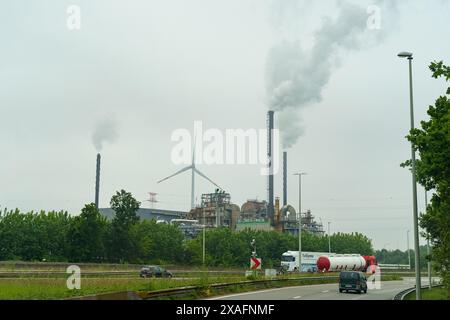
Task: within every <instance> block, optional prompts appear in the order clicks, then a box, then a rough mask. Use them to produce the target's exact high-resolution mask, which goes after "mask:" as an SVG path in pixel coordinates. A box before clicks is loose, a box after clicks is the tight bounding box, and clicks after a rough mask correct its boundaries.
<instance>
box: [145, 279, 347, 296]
mask: <svg viewBox="0 0 450 320" xmlns="http://www.w3.org/2000/svg"><path fill="white" fill-rule="evenodd" d="M338 279H339V277H338V276H325V277H303V278H284V279H271V280H255V281H241V282H234V283H221V284H211V285H205V286H190V287H183V288H173V289H164V290H158V291H149V292H139V296H140V298H141V299H143V300H151V299H156V298H164V297H179V296H186V295H189V294H193V293H195V292H198V291H202V290H205V289H225V288H229V287H233V286H257V285H267V284H274V283H282V282H299V283H301V282H307V281H313V282H315V281H322V280H338Z"/></svg>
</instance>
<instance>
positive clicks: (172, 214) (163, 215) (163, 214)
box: [99, 208, 187, 223]
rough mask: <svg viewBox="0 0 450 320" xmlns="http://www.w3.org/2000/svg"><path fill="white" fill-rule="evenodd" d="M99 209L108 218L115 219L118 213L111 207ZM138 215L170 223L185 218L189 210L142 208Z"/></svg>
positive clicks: (142, 217)
mask: <svg viewBox="0 0 450 320" xmlns="http://www.w3.org/2000/svg"><path fill="white" fill-rule="evenodd" d="M99 211H100V214H101V215H102V216H104V217H106V219H108V220H112V219H114V216H115V215H116V213H115V212H114V210H113V209H111V208H103V209H99ZM137 215H138V217H139V218H141V220H155V221H166V222H167V223H170V221H171V220H173V219H185V218H186V215H187V212H183V211H173V210H161V209H147V208H140V209H139V210H138V212H137Z"/></svg>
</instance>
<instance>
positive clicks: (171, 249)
mask: <svg viewBox="0 0 450 320" xmlns="http://www.w3.org/2000/svg"><path fill="white" fill-rule="evenodd" d="M110 204H111V208H112V209H113V210H114V211H115V213H116V215H115V217H114V219H112V220H111V221H108V220H106V219H105V218H104V217H103V216H102V215H101V214H100V212H99V211H98V209H97V208H96V207H95V205H94V204H87V205H86V206H85V207H84V208H83V209H82V211H81V214H80V215H78V216H72V215H69V214H68V213H67V212H43V211H42V212H28V213H22V212H20V211H19V210H10V211H8V210H6V209H4V210H3V211H2V212H0V261H33V262H43V261H45V262H66V263H69V262H70V263H77V264H78V263H83V264H84V263H105V264H110V263H114V264H116V265H125V266H126V265H128V264H159V265H184V266H191V267H193V266H202V264H203V256H202V242H203V235H202V233H200V234H199V235H198V236H197V237H196V238H194V239H191V240H186V239H185V238H184V236H183V234H182V233H181V231H180V230H179V229H178V228H177V227H175V226H171V225H167V224H157V223H156V222H155V221H141V220H140V219H139V217H138V216H137V214H136V212H137V210H138V209H139V206H140V203H139V202H138V201H136V200H135V199H134V198H133V196H132V195H131V194H130V193H128V192H126V191H124V190H121V191H119V192H117V193H116V194H115V195H114V196H113V197H112V199H111V203H110ZM252 239H255V240H256V243H257V253H258V256H259V257H261V258H263V267H264V268H274V267H278V266H279V265H280V259H281V255H282V254H283V253H284V252H286V251H289V250H295V248H297V246H298V239H297V237H295V236H292V235H290V234H284V233H278V232H264V231H251V230H245V231H242V232H232V231H231V230H229V229H228V228H222V229H216V230H211V231H208V232H207V233H206V263H205V266H206V267H208V268H214V267H220V268H240V269H241V268H247V267H248V265H249V257H250V254H251V247H250V242H251V240H252ZM331 242H332V244H333V252H335V253H349V252H351V253H359V254H362V255H371V254H373V248H372V243H371V240H370V239H368V238H367V237H366V236H364V235H362V234H359V233H352V234H344V233H337V234H334V235H332V236H331ZM302 243H303V250H304V251H315V252H327V251H328V237H327V236H326V237H318V236H315V235H313V234H310V233H307V232H304V233H303V234H302ZM12 265H13V264H11V265H10V266H12ZM56 267H57V266H56ZM0 268H1V265H0ZM114 268H115V269H121V268H118V267H117V266H115V267H114Z"/></svg>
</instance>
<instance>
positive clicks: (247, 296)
mask: <svg viewBox="0 0 450 320" xmlns="http://www.w3.org/2000/svg"><path fill="white" fill-rule="evenodd" d="M427 283H428V281H427V280H426V279H422V284H423V285H426V284H427ZM413 286H414V278H404V279H403V280H402V281H383V282H382V283H381V289H379V290H377V289H372V290H370V289H369V291H368V292H367V294H358V293H346V292H344V293H339V290H338V284H337V283H332V284H319V285H309V286H299V287H287V288H277V289H269V290H263V291H255V292H246V293H239V294H233V295H227V296H220V297H215V298H211V299H209V300H392V298H393V297H394V296H395V295H396V294H397V293H399V292H400V291H402V290H405V289H408V288H411V287H413Z"/></svg>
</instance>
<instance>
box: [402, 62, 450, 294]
mask: <svg viewBox="0 0 450 320" xmlns="http://www.w3.org/2000/svg"><path fill="white" fill-rule="evenodd" d="M430 70H431V71H432V73H433V78H435V79H438V78H440V77H444V78H445V79H446V81H449V80H450V67H449V66H446V65H444V63H443V62H442V61H441V62H433V63H432V64H431V65H430ZM446 93H447V95H450V87H449V88H448V89H447V92H446ZM428 115H429V117H430V120H429V121H422V122H421V128H420V129H414V130H411V132H410V134H409V135H408V136H407V139H408V140H409V141H410V142H411V143H412V145H413V148H414V150H415V151H418V152H419V155H420V159H419V160H417V162H416V168H417V169H416V173H415V174H416V176H417V180H418V181H419V183H420V184H421V185H423V186H424V187H425V189H426V190H427V191H430V190H435V192H434V194H433V197H432V199H431V204H430V205H429V206H428V208H427V210H426V213H425V214H422V215H421V217H420V226H421V227H422V228H424V229H425V230H426V234H425V236H427V237H428V238H429V239H430V240H431V241H432V243H433V254H432V256H431V258H432V259H433V260H434V261H436V262H437V263H438V264H439V268H438V271H439V272H440V275H441V276H442V279H443V282H444V285H445V287H446V288H447V289H448V292H449V297H450V100H449V99H448V98H447V97H446V96H445V95H444V96H441V97H439V98H438V99H437V100H436V103H435V105H434V106H430V107H429V109H428ZM411 164H412V163H411V160H408V161H406V162H405V163H403V164H402V166H403V167H410V168H411Z"/></svg>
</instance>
